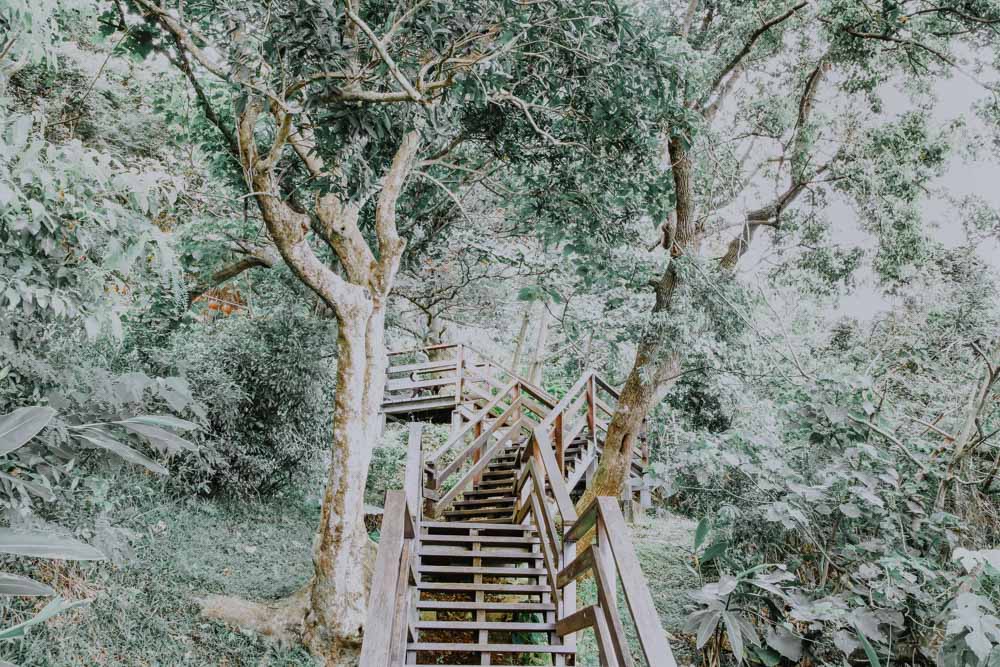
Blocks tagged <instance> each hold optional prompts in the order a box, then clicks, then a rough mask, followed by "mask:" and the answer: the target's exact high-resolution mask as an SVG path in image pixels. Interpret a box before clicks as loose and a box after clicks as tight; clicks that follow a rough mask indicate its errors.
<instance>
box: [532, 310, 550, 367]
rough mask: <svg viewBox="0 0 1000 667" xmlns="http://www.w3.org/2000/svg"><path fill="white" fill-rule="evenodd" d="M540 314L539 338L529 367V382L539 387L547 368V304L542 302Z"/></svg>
mask: <svg viewBox="0 0 1000 667" xmlns="http://www.w3.org/2000/svg"><path fill="white" fill-rule="evenodd" d="M539 305H540V306H541V308H540V309H539V313H538V337H537V338H535V349H534V351H533V352H532V355H531V365H530V366H529V367H528V381H529V382H531V383H532V384H534V385H536V386H538V385H540V384H541V381H542V368H543V367H544V366H545V344H546V342H547V341H548V338H549V309H548V308H546V307H545V302H544V301H540V302H539Z"/></svg>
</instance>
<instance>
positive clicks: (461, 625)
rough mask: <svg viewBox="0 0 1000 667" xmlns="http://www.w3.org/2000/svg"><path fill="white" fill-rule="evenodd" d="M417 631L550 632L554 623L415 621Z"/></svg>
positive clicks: (554, 625) (553, 627)
mask: <svg viewBox="0 0 1000 667" xmlns="http://www.w3.org/2000/svg"><path fill="white" fill-rule="evenodd" d="M413 625H414V627H416V628H417V629H418V630H490V631H492V632H552V631H554V630H555V629H556V624H555V623H518V622H513V621H512V622H510V623H505V622H502V621H417V622H416V623H414V624H413Z"/></svg>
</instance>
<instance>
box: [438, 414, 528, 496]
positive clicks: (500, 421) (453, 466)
mask: <svg viewBox="0 0 1000 667" xmlns="http://www.w3.org/2000/svg"><path fill="white" fill-rule="evenodd" d="M520 409H521V399H520V398H515V399H514V400H513V402H511V404H510V405H509V406H507V408H506V409H505V410H504V411H503V412H502V413H501V414H500V416H498V417H497V418H496V419H494V420H493V423H492V424H490V425H489V426H487V427H486V428H484V429H483V431H482V433H481V434H480V435H478V436H477V437H476V438H475V439H474V440H473V441H472V442H471V443H470V444H469V445H468V446H467V447H466V448H465V449H464V450H462V451H461V452H460V453H459V454H458V455H457V456H456V457H455V458H454V459H453V460H452V462H451V463H449V464H448V465H446V466H445V467H444V468H442V469H441V470H440V471H438V472H437V473H436V475H435V477H436V481H438V482H443V481H444V480H446V479H447V478H448V477H449V476H450V475H451V474H452V473H454V472H455V471H456V470H458V469H459V468H461V467H462V466H463V465H464V464H465V462H466V461H467V460H468V459H471V458H473V457H474V456H475V454H476V452H477V451H479V450H480V449H481V448H482V447H483V445H485V444H486V443H487V442H489V440H490V438H491V437H492V436H493V434H494V433H496V431H497V430H498V429H499V428H500V427H501V426H504V425H506V424H508V423H509V422H511V421H512V420H513V419H515V418H517V416H518V411H519V410H520Z"/></svg>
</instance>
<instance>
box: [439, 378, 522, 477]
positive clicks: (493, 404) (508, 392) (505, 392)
mask: <svg viewBox="0 0 1000 667" xmlns="http://www.w3.org/2000/svg"><path fill="white" fill-rule="evenodd" d="M515 387H517V381H513V382H511V383H509V384H508V385H507V386H506V387H504V388H503V389H502V390H501V391H500V393H498V394H497V395H496V396H494V397H493V399H492V400H491V401H490V402H489V403H487V404H486V405H485V406H483V409H482V410H480V411H479V412H478V413H476V417H475V418H473V419H472V420H470V421H469V422H467V423H466V424H465V426H463V427H462V428H461V430H459V431H458V433H456V434H455V435H453V436H452V437H450V438H448V441H447V442H445V443H444V444H443V445H441V447H439V448H438V449H436V450H435V451H434V452H432V453H431V454H430V456H428V457H427V458H426V460H425V463H426V465H428V466H431V467H433V466H434V465H435V464H436V463H437V461H438V459H440V458H441V457H442V456H443V455H444V454H445V453H446V452H448V451H449V450H451V449H452V448H454V447H455V445H456V444H458V443H460V442H463V441H464V440H465V438H466V437H468V436H469V435H470V434H471V433H473V432H474V430H475V428H476V426H477V425H480V424H482V423H483V420H485V419H486V418H487V417H489V416H490V415H491V414H493V413H494V412H495V411H496V410H497V409H499V410H500V413H501V414H502V413H503V412H504V410H506V407H507V406H506V405H503V403H504V401H506V400H513V393H514V389H515ZM501 406H502V407H501Z"/></svg>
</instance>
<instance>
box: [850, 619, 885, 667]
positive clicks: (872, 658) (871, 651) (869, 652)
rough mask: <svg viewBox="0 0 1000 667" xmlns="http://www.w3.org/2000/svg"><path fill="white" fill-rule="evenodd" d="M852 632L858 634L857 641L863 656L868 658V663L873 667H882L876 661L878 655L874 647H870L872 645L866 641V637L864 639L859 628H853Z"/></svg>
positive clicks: (863, 634) (877, 660)
mask: <svg viewBox="0 0 1000 667" xmlns="http://www.w3.org/2000/svg"><path fill="white" fill-rule="evenodd" d="M854 631H855V632H857V633H858V639H859V640H861V648H863V649H864V651H865V655H866V656H868V662H869V663H870V664H872V665H874V666H875V667H882V663H881V662H879V659H878V653H876V652H875V647H874V646H872V643H871V642H870V641H868V637H865V633H863V632H861V628H859V627H858V626H857V625H855V626H854Z"/></svg>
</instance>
